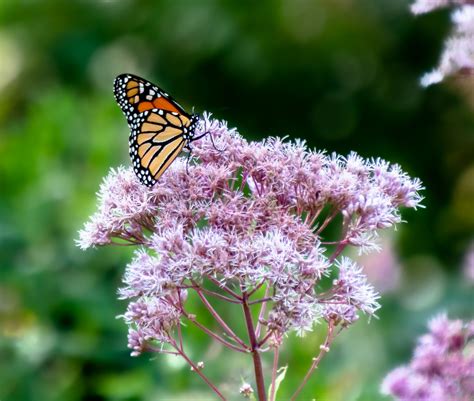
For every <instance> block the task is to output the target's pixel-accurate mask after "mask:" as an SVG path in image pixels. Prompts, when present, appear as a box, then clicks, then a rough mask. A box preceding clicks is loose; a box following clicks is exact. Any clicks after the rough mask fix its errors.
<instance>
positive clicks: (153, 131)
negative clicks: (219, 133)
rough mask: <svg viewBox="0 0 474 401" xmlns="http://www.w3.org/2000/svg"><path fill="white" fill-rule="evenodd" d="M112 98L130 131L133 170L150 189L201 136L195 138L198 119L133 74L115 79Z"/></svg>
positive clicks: (157, 88) (162, 92)
mask: <svg viewBox="0 0 474 401" xmlns="http://www.w3.org/2000/svg"><path fill="white" fill-rule="evenodd" d="M114 95H115V99H116V101H117V103H118V105H119V106H120V108H121V109H122V111H123V113H124V115H125V117H126V118H127V122H128V125H129V127H130V139H129V145H130V158H131V159H132V164H133V169H134V171H135V173H136V175H137V176H138V178H139V179H140V181H141V182H142V183H143V184H144V185H147V186H152V185H153V184H154V183H155V182H156V181H157V180H158V179H159V178H160V177H161V175H162V174H163V173H164V172H165V171H166V169H167V168H168V167H169V166H170V164H171V163H172V162H173V161H174V160H175V159H176V157H178V155H179V154H180V153H181V151H182V150H183V149H187V150H188V151H190V143H191V142H192V141H194V140H196V139H199V138H200V137H202V136H203V135H200V136H199V137H196V136H195V130H196V126H197V123H198V121H199V117H198V115H196V114H188V113H187V112H186V111H185V110H184V109H183V108H182V107H181V106H180V105H179V104H178V103H177V102H176V101H174V100H173V99H172V98H171V96H169V95H168V94H167V93H166V92H164V91H163V90H162V89H160V88H159V87H157V86H156V85H153V84H152V83H151V82H148V81H146V80H145V79H143V78H140V77H137V76H135V75H132V74H121V75H119V76H118V77H117V78H116V79H115V83H114Z"/></svg>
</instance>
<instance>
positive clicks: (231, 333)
mask: <svg viewBox="0 0 474 401" xmlns="http://www.w3.org/2000/svg"><path fill="white" fill-rule="evenodd" d="M196 292H197V294H198V296H199V298H201V301H202V303H203V304H204V306H205V307H206V308H207V310H208V311H209V313H210V314H211V315H212V316H213V317H214V319H216V321H217V323H219V325H220V326H221V327H222V328H223V329H224V330H225V331H226V333H227V334H228V335H229V336H230V337H231V338H232V339H233V340H234V341H235V342H237V343H238V344H239V345H241V346H242V347H243V348H245V349H248V346H247V345H246V344H245V343H244V342H243V341H242V340H241V339H240V337H239V336H238V335H237V334H235V333H234V331H233V330H232V329H231V328H230V327H229V326H228V325H227V323H226V322H224V320H223V319H222V317H221V316H220V315H219V314H218V313H217V311H216V310H215V309H214V308H213V307H212V305H211V304H210V303H209V301H208V300H207V298H206V297H205V296H204V294H203V293H202V292H201V291H200V290H196Z"/></svg>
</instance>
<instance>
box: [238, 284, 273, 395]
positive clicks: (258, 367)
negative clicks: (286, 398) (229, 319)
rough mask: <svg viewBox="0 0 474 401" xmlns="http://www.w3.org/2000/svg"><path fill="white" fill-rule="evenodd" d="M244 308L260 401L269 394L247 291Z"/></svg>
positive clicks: (243, 298) (244, 294)
mask: <svg viewBox="0 0 474 401" xmlns="http://www.w3.org/2000/svg"><path fill="white" fill-rule="evenodd" d="M242 300H243V303H242V308H243V310H244V315H245V324H246V326H247V332H248V335H249V340H250V345H251V347H252V348H251V351H252V357H253V366H254V370H255V382H256V383H257V394H258V400H259V401H267V395H266V393H265V380H264V378H263V367H262V360H261V358H260V353H259V350H258V342H257V337H256V335H255V329H254V326H253V321H252V314H251V312H250V308H249V305H248V303H247V301H248V295H247V293H246V292H245V291H243V292H242Z"/></svg>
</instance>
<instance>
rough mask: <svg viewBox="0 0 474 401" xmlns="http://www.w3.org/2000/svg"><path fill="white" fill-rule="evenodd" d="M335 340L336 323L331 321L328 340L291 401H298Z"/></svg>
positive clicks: (320, 348) (321, 346) (320, 349)
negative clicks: (297, 398)
mask: <svg viewBox="0 0 474 401" xmlns="http://www.w3.org/2000/svg"><path fill="white" fill-rule="evenodd" d="M333 340H334V323H333V322H332V321H330V322H329V326H328V331H327V334H326V339H325V340H324V343H323V344H321V345H320V346H319V354H318V356H317V357H315V358H313V363H312V364H311V366H310V367H309V369H308V371H307V372H306V374H305V376H304V378H303V381H302V382H301V384H300V385H299V387H298V388H297V389H296V391H295V392H294V393H293V395H292V397H291V398H290V401H294V400H296V397H298V395H299V393H300V392H301V390H303V387H304V386H305V385H306V383H307V382H308V380H309V378H310V376H311V374H312V373H313V371H314V370H315V369H316V368H317V367H318V365H319V363H320V362H321V359H322V357H323V356H324V355H326V354H327V353H328V352H329V347H330V346H331V344H332V341H333Z"/></svg>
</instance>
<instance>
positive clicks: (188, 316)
mask: <svg viewBox="0 0 474 401" xmlns="http://www.w3.org/2000/svg"><path fill="white" fill-rule="evenodd" d="M186 317H187V318H188V319H189V320H190V321H191V323H193V324H194V325H195V326H196V327H199V328H200V329H201V330H202V331H204V333H206V334H207V335H209V336H210V337H211V338H213V339H214V340H216V341H218V342H220V343H221V344H222V345H224V346H226V347H227V348H230V349H233V350H234V351H238V352H242V353H244V354H247V353H248V352H249V350H248V348H240V347H238V346H236V345H234V344H232V343H230V342H228V341H226V340H225V339H223V338H222V337H221V336H220V335H219V334H216V333H214V332H213V331H212V330H210V329H208V328H207V327H206V326H204V325H203V324H202V323H199V322H198V321H197V320H196V319H194V318H193V317H192V316H190V315H187V316H186Z"/></svg>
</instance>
